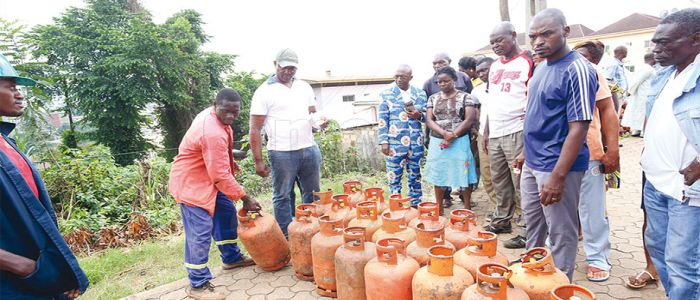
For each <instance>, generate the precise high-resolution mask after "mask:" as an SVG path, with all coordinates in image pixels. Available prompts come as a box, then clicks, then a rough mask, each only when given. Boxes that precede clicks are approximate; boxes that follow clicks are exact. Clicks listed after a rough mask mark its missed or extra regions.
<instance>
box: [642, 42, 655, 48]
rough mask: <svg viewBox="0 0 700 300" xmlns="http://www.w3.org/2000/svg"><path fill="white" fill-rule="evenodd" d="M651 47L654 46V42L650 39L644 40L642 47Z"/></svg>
mask: <svg viewBox="0 0 700 300" xmlns="http://www.w3.org/2000/svg"><path fill="white" fill-rule="evenodd" d="M653 47H654V43H652V42H651V41H644V48H653Z"/></svg>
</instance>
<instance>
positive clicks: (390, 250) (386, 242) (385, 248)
mask: <svg viewBox="0 0 700 300" xmlns="http://www.w3.org/2000/svg"><path fill="white" fill-rule="evenodd" d="M403 243H404V241H403V240H402V239H399V238H385V239H381V240H379V241H377V247H376V248H377V260H379V261H381V262H384V263H387V264H389V265H396V264H397V263H398V254H399V253H403V251H401V250H400V249H403Z"/></svg>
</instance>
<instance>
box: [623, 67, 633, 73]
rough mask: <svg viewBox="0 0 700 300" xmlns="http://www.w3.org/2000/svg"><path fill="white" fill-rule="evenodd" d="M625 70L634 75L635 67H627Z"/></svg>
mask: <svg viewBox="0 0 700 300" xmlns="http://www.w3.org/2000/svg"><path fill="white" fill-rule="evenodd" d="M625 69H627V71H630V72H632V73H634V66H625Z"/></svg>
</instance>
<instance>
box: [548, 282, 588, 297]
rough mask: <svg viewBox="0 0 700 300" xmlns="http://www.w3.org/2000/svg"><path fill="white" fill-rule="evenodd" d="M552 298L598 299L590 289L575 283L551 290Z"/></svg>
mask: <svg viewBox="0 0 700 300" xmlns="http://www.w3.org/2000/svg"><path fill="white" fill-rule="evenodd" d="M551 299H552V300H596V296H595V294H594V293H593V292H591V291H590V290H589V289H587V288H585V287H582V286H580V285H575V284H565V285H562V286H558V287H556V288H554V289H553V290H552V291H551Z"/></svg>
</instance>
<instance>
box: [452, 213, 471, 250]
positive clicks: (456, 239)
mask: <svg viewBox="0 0 700 300" xmlns="http://www.w3.org/2000/svg"><path fill="white" fill-rule="evenodd" d="M449 220H450V223H449V224H448V225H447V227H446V228H445V239H447V240H448V241H450V243H452V244H453V245H455V248H456V249H457V250H459V249H462V248H464V247H466V246H467V237H470V236H471V237H476V236H477V233H478V232H479V228H477V227H476V214H475V213H474V212H473V211H471V210H468V209H455V210H453V211H452V213H450V219H449Z"/></svg>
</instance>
